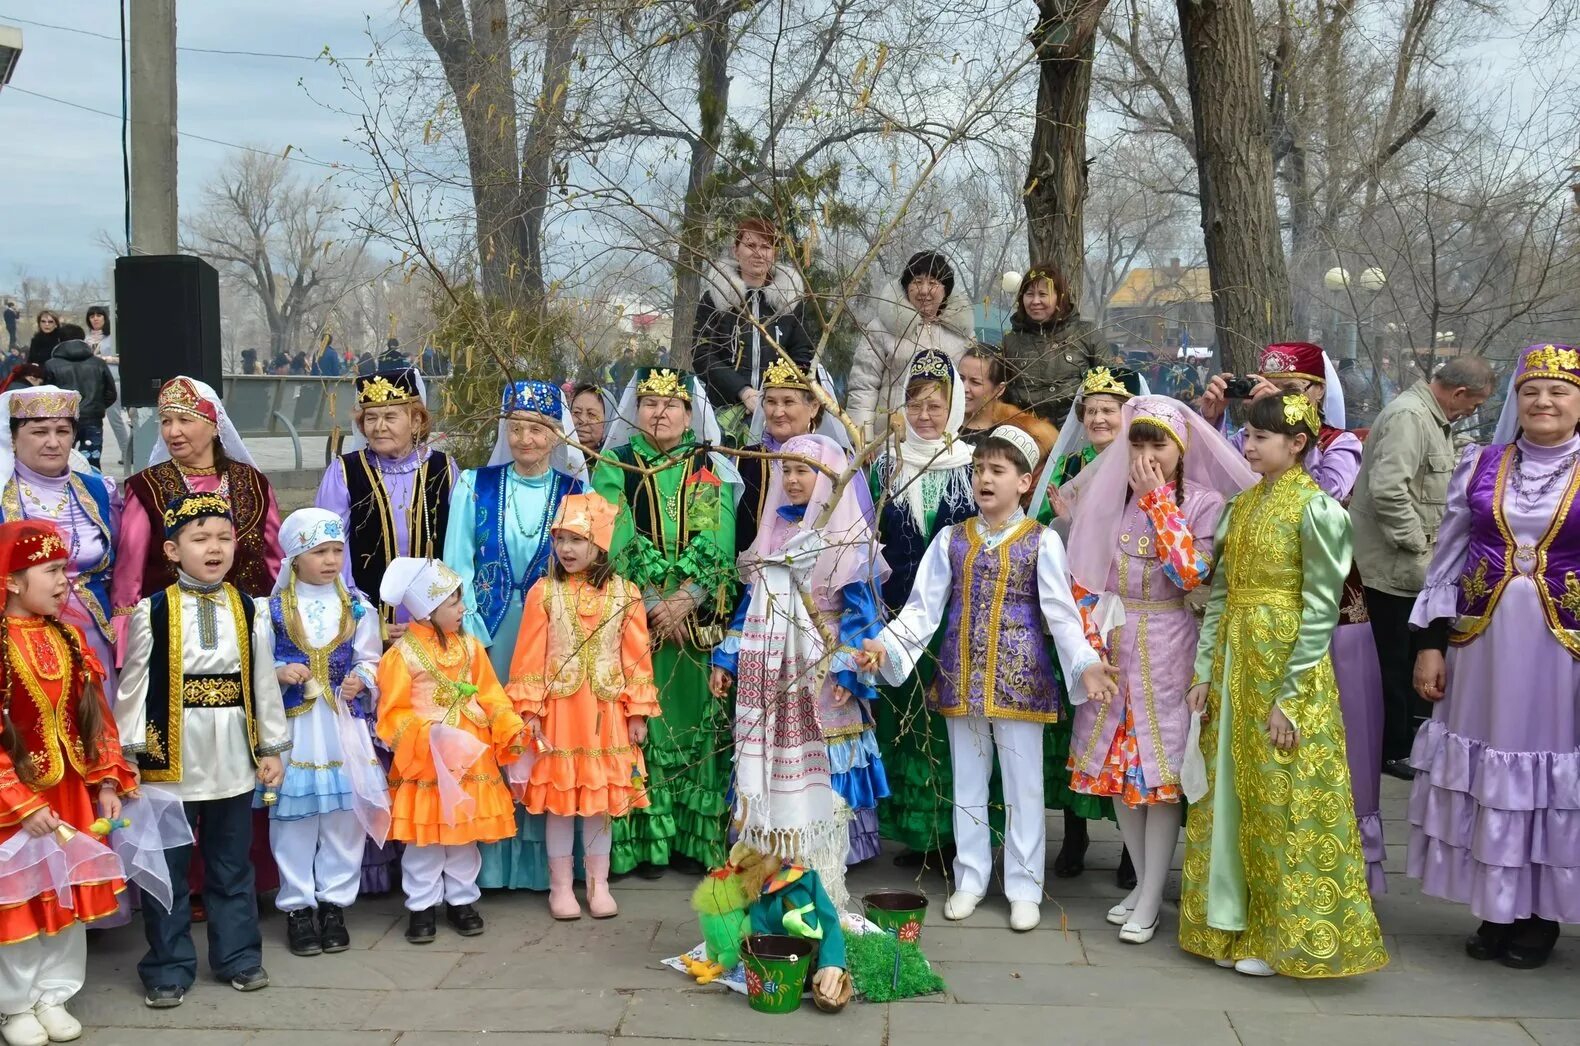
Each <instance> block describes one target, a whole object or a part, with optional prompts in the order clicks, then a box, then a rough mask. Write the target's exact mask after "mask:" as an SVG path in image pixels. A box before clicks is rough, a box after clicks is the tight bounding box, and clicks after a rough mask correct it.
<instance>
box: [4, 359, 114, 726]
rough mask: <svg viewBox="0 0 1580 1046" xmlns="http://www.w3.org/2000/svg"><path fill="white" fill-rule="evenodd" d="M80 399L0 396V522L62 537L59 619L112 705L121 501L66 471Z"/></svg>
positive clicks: (106, 482)
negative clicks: (88, 657)
mask: <svg viewBox="0 0 1580 1046" xmlns="http://www.w3.org/2000/svg"><path fill="white" fill-rule="evenodd" d="M80 398H81V397H80V396H79V395H78V394H77V393H76V392H72V391H70V390H67V389H57V388H55V387H54V386H53V385H40V386H38V387H36V388H18V389H12V390H10V391H8V392H5V393H3V394H0V418H3V419H5V421H6V422H7V423H8V424H6V425H5V427H3V428H0V514H3V516H4V518H5V521H6V522H8V523H9V522H14V521H16V520H21V519H47V520H49V521H50V522H52V523H54V524H55V525H56V526H57V527H59V528H60V531H61V533H63V534H65V535H66V541H67V545H68V548H69V553H70V554H69V556H68V558H67V566H66V570H67V573H68V574H69V575H70V577H71V589H70V592H69V593H68V595H67V600H66V609H65V611H64V614H63V616H64V617H66V618H67V619H68V620H70V621H71V623H72V624H74V625H76V626H77V627H79V628H81V629H82V631H83V634H84V635H86V636H87V637H88V645H89V646H90V647H91V648H92V649H93V653H94V655H95V656H97V657H98V659H99V662H100V663H101V664H102V665H103V666H104V669H105V672H106V673H107V675H106V677H105V682H104V692H105V693H106V694H107V695H109V697H110V699H111V700H112V701H113V700H114V699H115V657H114V646H113V644H114V642H115V634H114V632H113V630H112V629H111V627H110V577H111V569H112V567H113V566H114V564H115V535H116V533H117V531H118V530H119V528H120V523H121V496H120V492H119V491H118V490H117V489H116V487H115V482H114V481H113V480H112V479H110V478H109V477H108V476H101V475H100V474H99V473H97V472H93V471H86V472H78V471H75V470H73V469H72V467H71V446H72V443H73V441H74V440H75V438H76V437H75V432H76V427H77V426H76V420H77V404H78V402H79V401H80Z"/></svg>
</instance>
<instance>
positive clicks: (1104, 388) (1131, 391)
mask: <svg viewBox="0 0 1580 1046" xmlns="http://www.w3.org/2000/svg"><path fill="white" fill-rule="evenodd" d="M1081 395H1083V396H1095V395H1103V396H1118V397H1119V398H1120V399H1122V400H1127V399H1129V398H1130V397H1132V396H1139V395H1141V375H1139V374H1137V373H1136V372H1135V371H1133V370H1131V369H1130V368H1128V367H1113V368H1109V367H1093V368H1092V369H1091V370H1089V371H1087V372H1086V377H1084V378H1082V379H1081Z"/></svg>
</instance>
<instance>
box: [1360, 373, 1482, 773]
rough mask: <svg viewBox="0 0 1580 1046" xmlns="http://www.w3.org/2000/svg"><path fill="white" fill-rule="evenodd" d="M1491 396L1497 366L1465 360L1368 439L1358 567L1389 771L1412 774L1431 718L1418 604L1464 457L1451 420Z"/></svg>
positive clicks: (1411, 394) (1385, 418) (1425, 385)
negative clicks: (1417, 674) (1414, 754)
mask: <svg viewBox="0 0 1580 1046" xmlns="http://www.w3.org/2000/svg"><path fill="white" fill-rule="evenodd" d="M1491 393H1492V368H1491V367H1490V366H1488V365H1487V361H1486V360H1483V359H1481V358H1479V357H1475V356H1458V357H1455V358H1454V359H1451V360H1449V361H1448V362H1447V363H1445V364H1443V366H1442V367H1441V368H1439V370H1438V372H1437V374H1436V375H1435V376H1433V378H1432V380H1431V381H1430V382H1428V381H1418V382H1416V383H1415V384H1414V385H1412V386H1411V387H1410V388H1408V389H1406V390H1405V391H1404V392H1402V393H1400V394H1399V395H1398V396H1397V397H1396V398H1395V399H1394V401H1393V402H1392V403H1390V404H1388V405H1387V406H1386V407H1384V408H1383V409H1382V412H1381V413H1380V414H1378V415H1377V420H1376V422H1375V423H1374V424H1373V425H1372V429H1371V434H1370V435H1369V436H1368V437H1367V438H1366V444H1365V449H1364V451H1363V452H1362V455H1361V471H1360V475H1359V476H1357V477H1356V480H1355V493H1354V497H1353V500H1352V501H1351V502H1350V522H1351V524H1352V525H1353V527H1354V530H1355V565H1356V567H1357V568H1358V569H1359V570H1360V575H1361V583H1362V584H1363V585H1364V586H1365V589H1366V612H1367V614H1368V615H1369V616H1370V617H1371V623H1372V636H1373V638H1374V639H1376V641H1377V659H1378V662H1379V664H1380V666H1381V668H1382V678H1383V767H1382V768H1383V772H1384V773H1387V774H1389V775H1391V776H1393V777H1399V778H1403V779H1405V780H1409V779H1410V778H1413V777H1414V776H1415V771H1414V770H1412V769H1411V768H1410V763H1409V759H1410V746H1411V743H1412V742H1413V740H1414V737H1415V730H1416V727H1417V726H1418V725H1419V723H1420V721H1421V720H1423V719H1425V718H1427V716H1429V715H1430V714H1431V712H1430V709H1429V708H1428V706H1427V704H1426V702H1425V701H1423V700H1422V699H1421V698H1420V697H1418V696H1417V695H1416V693H1415V690H1414V687H1413V686H1412V684H1411V673H1412V670H1413V669H1414V667H1415V648H1414V646H1413V644H1412V642H1411V635H1410V610H1411V608H1412V607H1413V606H1414V604H1415V597H1416V595H1417V594H1419V593H1420V591H1421V586H1422V584H1423V583H1424V582H1425V580H1426V568H1427V564H1428V563H1429V562H1430V561H1431V558H1432V546H1433V545H1434V544H1436V542H1437V528H1438V525H1439V524H1440V523H1441V522H1442V521H1443V508H1444V504H1445V502H1446V501H1447V498H1448V479H1449V476H1450V474H1451V473H1452V472H1453V471H1454V464H1455V460H1456V457H1457V455H1456V454H1455V452H1454V442H1453V439H1452V438H1451V437H1450V435H1449V426H1450V425H1451V424H1452V423H1453V422H1456V421H1458V420H1459V419H1461V418H1464V417H1468V416H1469V415H1470V414H1472V413H1474V412H1475V410H1476V408H1477V407H1479V406H1480V405H1481V404H1482V402H1483V401H1484V400H1486V398H1487V397H1488V396H1489V395H1490V394H1491Z"/></svg>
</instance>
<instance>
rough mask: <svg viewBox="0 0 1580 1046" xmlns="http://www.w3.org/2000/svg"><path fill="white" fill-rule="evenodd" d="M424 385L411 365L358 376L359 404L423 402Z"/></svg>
mask: <svg viewBox="0 0 1580 1046" xmlns="http://www.w3.org/2000/svg"><path fill="white" fill-rule="evenodd" d="M421 402H422V386H421V384H420V383H419V381H418V378H417V372H416V371H415V370H413V369H412V368H411V367H403V368H401V369H400V370H381V371H379V372H378V373H376V374H364V375H362V376H361V377H359V378H357V406H359V407H394V406H398V405H399V404H402V403H421Z"/></svg>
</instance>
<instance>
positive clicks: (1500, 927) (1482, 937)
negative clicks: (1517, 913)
mask: <svg viewBox="0 0 1580 1046" xmlns="http://www.w3.org/2000/svg"><path fill="white" fill-rule="evenodd" d="M1513 936H1514V924H1513V923H1489V922H1484V923H1482V924H1481V925H1480V926H1478V927H1476V932H1475V933H1473V934H1471V935H1470V936H1469V937H1466V938H1465V954H1466V955H1468V956H1470V957H1471V958H1472V959H1479V960H1482V961H1483V962H1485V961H1486V960H1488V959H1501V958H1502V957H1503V953H1504V952H1505V951H1507V950H1508V947H1509V938H1511V937H1513Z"/></svg>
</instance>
